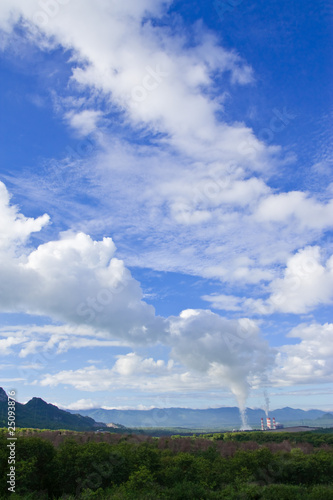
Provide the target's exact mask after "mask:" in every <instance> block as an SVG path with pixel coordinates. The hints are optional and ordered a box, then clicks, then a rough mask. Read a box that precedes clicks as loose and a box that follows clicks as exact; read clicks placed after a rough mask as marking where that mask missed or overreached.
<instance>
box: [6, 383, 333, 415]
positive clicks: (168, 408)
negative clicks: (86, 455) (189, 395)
mask: <svg viewBox="0 0 333 500" xmlns="http://www.w3.org/2000/svg"><path fill="white" fill-rule="evenodd" d="M0 389H3V390H4V391H5V392H6V393H7V391H6V390H5V389H4V388H3V387H0ZM33 398H36V399H42V400H43V401H44V402H46V403H48V404H52V405H54V406H57V407H58V408H59V409H60V410H65V411H68V410H69V411H78V412H79V411H81V410H83V411H84V410H100V409H102V410H120V411H127V410H133V411H150V410H155V409H156V410H159V409H163V410H170V409H181V410H218V409H221V408H237V409H238V410H239V407H238V406H237V405H235V406H226V405H221V406H209V407H204V408H195V407H189V406H170V407H163V406H151V407H149V408H143V407H140V405H139V407H103V406H100V407H90V406H89V407H87V408H84V407H82V408H70V407H65V406H62V405H60V404H58V403H57V402H52V401H45V400H44V399H43V398H41V397H39V396H33ZM29 401H31V399H29V400H26V401H24V402H22V401H17V402H19V403H21V404H26V403H28V402H29ZM286 408H290V409H292V410H303V411H311V410H320V411H322V412H324V413H325V412H326V413H332V412H333V409H331V410H322V409H319V408H294V407H291V406H284V407H282V408H272V409H271V408H269V409H268V411H267V413H268V414H269V413H273V412H274V411H277V410H284V409H286ZM246 410H261V411H263V412H264V413H266V410H265V408H262V407H250V406H247V407H246V408H245V411H246Z"/></svg>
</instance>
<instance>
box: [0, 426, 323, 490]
mask: <svg viewBox="0 0 333 500" xmlns="http://www.w3.org/2000/svg"><path fill="white" fill-rule="evenodd" d="M16 436H17V438H18V439H17V441H16V459H15V460H16V461H15V475H16V486H15V493H12V492H9V491H8V484H7V480H8V477H7V474H8V472H9V465H8V448H7V443H8V441H7V433H6V430H5V429H3V430H2V431H1V432H0V473H1V482H0V484H1V486H0V496H1V498H2V499H5V498H9V497H11V498H12V499H13V500H14V499H27V500H29V499H30V500H33V499H67V500H72V499H74V498H80V499H107V498H112V499H115V500H121V499H151V500H158V499H174V500H186V499H189V500H192V499H226V500H234V499H265V500H270V499H278V500H289V499H290V500H291V499H292V500H298V499H302V500H304V499H305V500H330V499H333V482H332V478H333V433H332V430H327V431H326V432H317V431H316V432H301V433H295V434H291V433H286V432H281V433H273V432H239V433H229V432H228V433H219V434H209V435H196V436H191V437H183V436H172V437H170V436H165V437H159V438H153V437H151V436H146V435H134V434H123V435H122V434H116V433H111V432H99V433H96V432H71V431H65V430H64V431H60V430H58V431H50V430H48V431H47V430H45V431H38V430H36V429H31V430H29V429H21V430H17V432H16Z"/></svg>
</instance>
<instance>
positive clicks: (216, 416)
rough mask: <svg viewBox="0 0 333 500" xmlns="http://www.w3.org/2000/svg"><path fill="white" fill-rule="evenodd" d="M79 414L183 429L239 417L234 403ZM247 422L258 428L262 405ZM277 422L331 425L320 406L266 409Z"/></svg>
mask: <svg viewBox="0 0 333 500" xmlns="http://www.w3.org/2000/svg"><path fill="white" fill-rule="evenodd" d="M78 412H79V413H80V414H81V415H85V416H89V417H91V418H94V419H95V420H98V421H100V422H104V423H108V422H117V423H120V424H122V425H124V426H126V427H185V428H187V429H221V428H222V429H223V428H225V429H226V428H233V427H235V428H239V427H240V426H241V419H240V413H239V409H238V407H236V406H234V407H222V408H208V409H204V410H195V409H191V408H163V409H160V408H153V409H151V410H116V409H112V410H105V409H102V408H97V409H89V410H78ZM246 416H247V420H248V423H249V425H250V426H251V427H253V428H257V429H259V428H260V423H261V420H260V419H261V418H263V419H264V420H265V418H266V414H265V412H264V410H262V409H251V408H247V409H246ZM269 416H270V417H275V419H276V421H277V422H280V423H281V424H284V425H312V426H313V425H315V426H318V427H322V426H333V415H332V414H331V413H327V412H324V411H321V410H308V411H304V410H300V409H294V408H289V407H285V408H281V409H279V410H274V411H272V412H269Z"/></svg>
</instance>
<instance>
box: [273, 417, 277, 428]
mask: <svg viewBox="0 0 333 500" xmlns="http://www.w3.org/2000/svg"><path fill="white" fill-rule="evenodd" d="M273 429H276V422H275V417H273Z"/></svg>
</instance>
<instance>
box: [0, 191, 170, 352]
mask: <svg viewBox="0 0 333 500" xmlns="http://www.w3.org/2000/svg"><path fill="white" fill-rule="evenodd" d="M7 203H8V197H7ZM17 217H18V216H17V213H16V212H15V213H14V212H12V211H11V210H8V209H7V210H5V211H4V215H3V220H4V221H5V222H4V224H5V227H8V228H11V227H12V224H13V223H15V220H16V218H17ZM6 219H7V220H6ZM20 220H21V223H22V226H23V234H25V233H26V234H27V235H28V234H29V231H31V228H32V227H33V228H34V230H35V227H36V224H37V222H36V224H34V223H35V220H30V219H29V220H26V219H25V218H23V217H21V218H20ZM26 226H28V227H26ZM9 235H11V229H9ZM114 253H115V245H114V243H113V241H112V240H111V238H104V239H103V241H99V242H97V241H93V240H92V239H91V238H90V237H89V236H87V235H86V234H84V233H79V234H72V233H65V234H63V235H62V237H61V239H60V240H58V241H49V242H48V243H45V244H43V245H40V246H39V247H38V248H37V249H36V250H33V251H31V252H30V254H28V255H27V256H23V255H21V256H18V257H16V258H15V257H12V256H11V255H9V256H8V255H7V256H5V258H3V259H2V261H1V263H0V274H1V276H2V280H1V282H0V304H1V310H2V311H3V312H20V311H24V312H27V313H29V314H38V315H48V316H51V317H52V318H53V319H56V320H59V321H64V322H66V323H69V324H73V325H86V324H88V325H90V326H92V327H94V328H95V329H98V330H104V331H107V332H108V333H109V335H110V337H111V338H114V339H119V338H122V339H124V340H129V339H131V341H133V342H138V343H147V342H154V341H156V340H157V339H158V338H159V337H161V335H162V333H161V332H163V320H162V318H158V317H156V316H155V311H154V308H153V307H152V306H149V305H148V304H146V303H145V302H143V300H142V298H143V294H142V291H141V288H140V285H139V283H138V282H137V281H136V280H135V279H133V278H132V276H131V274H130V272H129V271H128V269H126V267H125V266H124V263H123V261H121V260H119V259H117V258H115V257H114ZM38 347H39V344H37V343H36V344H33V343H30V344H29V347H26V348H25V349H23V351H22V356H24V355H26V354H29V353H31V352H34V351H35V350H36V349H37V348H38Z"/></svg>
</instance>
